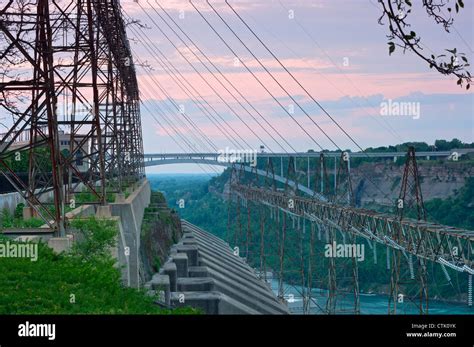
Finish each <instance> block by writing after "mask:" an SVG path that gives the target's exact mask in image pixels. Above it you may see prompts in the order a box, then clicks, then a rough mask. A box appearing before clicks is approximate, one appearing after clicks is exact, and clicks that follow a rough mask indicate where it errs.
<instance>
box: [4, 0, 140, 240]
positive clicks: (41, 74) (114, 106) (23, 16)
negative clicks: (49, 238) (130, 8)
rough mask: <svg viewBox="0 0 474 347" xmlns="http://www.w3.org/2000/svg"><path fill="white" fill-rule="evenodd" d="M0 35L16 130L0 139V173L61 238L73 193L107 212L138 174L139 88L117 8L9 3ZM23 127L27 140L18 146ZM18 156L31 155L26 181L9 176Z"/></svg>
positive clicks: (111, 2) (93, 0)
mask: <svg viewBox="0 0 474 347" xmlns="http://www.w3.org/2000/svg"><path fill="white" fill-rule="evenodd" d="M0 36H1V37H0V39H1V40H0V42H2V45H1V46H0V63H1V65H2V66H3V67H5V68H4V69H3V70H2V71H1V73H2V80H1V81H0V92H1V96H2V97H1V99H0V106H3V107H4V108H5V109H7V110H8V111H9V112H10V113H11V114H12V122H13V125H12V126H11V128H10V129H9V131H8V133H6V134H5V135H3V136H2V137H1V138H0V171H1V172H2V174H4V175H5V176H6V177H7V179H8V180H9V181H10V183H11V184H12V185H13V186H14V187H15V188H16V189H17V191H18V192H19V193H20V194H22V196H23V197H24V198H25V200H26V201H27V203H28V205H29V206H30V207H31V208H32V209H33V210H34V211H35V214H36V215H38V216H39V217H41V218H43V219H44V220H45V222H46V223H48V224H49V226H50V227H52V228H54V229H55V230H57V231H58V232H59V233H60V234H63V233H64V230H65V228H66V227H67V221H66V219H65V210H66V206H74V205H75V194H77V193H81V192H88V193H90V194H91V195H92V196H93V197H94V199H93V201H92V203H98V204H105V203H106V200H107V194H108V193H111V192H122V190H123V188H124V187H125V186H126V185H128V184H131V183H133V182H135V181H137V180H138V179H140V178H141V177H143V176H144V162H143V143H142V136H141V120H140V108H139V91H138V83H137V79H136V74H135V68H134V65H133V60H132V55H131V50H130V47H129V44H128V39H127V35H126V31H125V24H124V22H123V19H122V15H121V9H120V4H119V1H118V0H56V1H47V0H37V1H24V0H10V1H8V2H7V4H6V5H5V6H4V7H3V8H0ZM3 43H4V44H3ZM9 68H10V69H9ZM19 72H21V73H19ZM27 129H28V131H29V132H30V133H29V136H28V137H29V140H28V141H26V142H19V141H18V138H19V137H20V135H21V134H22V133H24V132H25V131H26V130H27ZM40 151H44V152H46V155H47V156H48V160H47V161H48V163H46V164H45V163H44V160H43V161H40V160H39V155H38V153H39V152H40ZM18 153H20V157H21V156H23V155H25V156H27V157H28V179H27V180H25V179H21V178H20V177H19V176H18V175H17V173H16V172H15V169H14V158H17V157H18ZM51 192H52V196H53V202H52V204H51V203H50V201H49V200H48V198H47V197H48V196H50V195H47V193H49V194H51ZM51 205H52V206H51Z"/></svg>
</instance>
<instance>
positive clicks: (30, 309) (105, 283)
mask: <svg viewBox="0 0 474 347" xmlns="http://www.w3.org/2000/svg"><path fill="white" fill-rule="evenodd" d="M74 226H75V227H77V228H78V229H79V235H80V238H81V239H82V240H81V241H79V243H77V244H76V245H75V246H74V247H73V250H72V251H71V252H70V253H67V254H66V253H61V254H55V253H54V252H53V251H52V250H51V249H50V248H49V247H47V246H46V245H44V244H42V243H40V244H38V260H37V261H36V262H32V261H31V260H30V259H27V258H0V293H1V295H0V314H194V313H196V312H197V311H195V310H193V309H190V308H183V309H176V310H164V309H161V308H159V307H158V306H157V305H155V304H154V303H153V301H154V298H153V297H150V296H148V295H146V294H145V292H144V291H141V290H140V291H139V290H136V289H132V288H126V287H123V286H122V284H121V278H120V271H119V269H118V268H117V267H116V265H115V263H116V262H115V260H114V259H113V258H112V257H111V255H110V251H109V250H110V247H111V246H113V245H114V240H115V238H116V235H117V228H116V226H115V225H114V223H113V222H111V221H104V220H95V219H87V220H83V221H77V222H74ZM5 241H6V239H1V240H0V242H5ZM10 242H12V241H10Z"/></svg>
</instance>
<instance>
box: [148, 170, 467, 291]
mask: <svg viewBox="0 0 474 347" xmlns="http://www.w3.org/2000/svg"><path fill="white" fill-rule="evenodd" d="M229 175H230V173H229V170H226V171H225V172H224V173H223V174H222V175H221V176H218V177H214V178H212V179H211V180H209V178H208V177H207V176H204V175H202V176H199V175H196V176H183V177H179V176H178V177H172V176H161V175H160V176H149V177H148V178H149V180H150V182H151V184H152V187H153V188H154V189H159V190H161V191H163V193H164V194H165V196H166V198H167V200H168V201H169V203H170V205H171V206H174V204H175V202H177V201H179V200H180V199H184V201H185V207H184V208H177V211H178V212H179V214H180V216H181V218H184V219H186V220H188V221H189V222H191V223H193V224H196V225H198V226H200V227H202V228H204V229H206V230H207V231H209V232H211V233H213V234H215V235H217V236H219V237H221V238H223V239H225V240H227V241H229V243H230V244H231V245H232V246H235V245H238V246H239V248H240V250H241V255H242V256H245V255H246V252H245V251H246V233H247V208H245V207H241V218H240V222H239V221H238V220H237V218H236V216H235V215H236V211H237V204H236V203H234V204H233V205H232V216H231V219H230V229H228V222H229V215H228V206H229V205H228V201H227V197H226V196H225V195H224V193H223V191H224V186H225V183H226V181H227V180H228V178H229ZM473 199H474V178H471V179H469V180H468V181H467V184H466V185H465V187H464V188H462V189H461V190H460V191H459V192H458V193H457V194H456V195H455V196H454V197H452V198H449V199H446V200H441V199H435V200H431V201H427V202H425V206H426V209H427V212H428V218H429V220H431V221H434V222H438V223H443V224H447V225H451V226H457V227H463V228H467V229H470V230H474V215H473V214H472V207H473V206H474V200H473ZM249 206H250V215H251V223H250V230H251V235H252V236H251V242H250V252H249V254H250V256H249V257H248V261H249V262H250V264H251V265H252V266H255V267H259V265H260V263H259V261H260V259H259V254H260V249H259V245H260V235H259V231H260V224H259V222H258V221H259V207H258V206H256V205H254V204H251V203H249ZM373 208H374V209H380V210H383V208H380V207H379V206H376V205H374V206H373ZM386 209H387V210H386V211H381V212H390V210H391V208H386ZM266 218H267V220H266V223H265V233H266V236H265V237H266V238H265V245H266V250H265V252H266V263H267V270H270V269H273V270H275V271H276V270H277V269H278V268H279V259H278V256H277V254H278V249H277V248H278V245H277V240H278V236H277V231H276V228H275V227H274V225H275V223H276V222H275V220H269V219H268V218H269V217H268V216H267V217H266ZM287 223H288V224H287V225H288V230H289V231H288V235H287V241H286V247H285V248H286V258H287V261H286V262H287V264H286V266H285V267H286V268H287V269H293V270H298V269H299V268H300V264H299V259H300V255H301V253H300V246H299V245H300V239H299V237H298V235H300V232H299V231H298V230H297V228H293V227H292V221H291V220H290V219H288V221H287ZM239 225H240V226H239ZM306 228H307V229H306V230H308V229H309V225H308V224H307V225H306ZM308 235H309V233H308V232H307V233H306V239H305V243H307V241H308V240H307V238H308ZM339 236H340V235H339ZM357 242H358V243H363V244H365V252H366V261H363V262H361V263H359V279H360V288H361V290H362V291H363V292H387V288H388V287H387V286H388V284H389V283H390V282H389V281H390V279H389V275H390V272H389V271H387V269H386V266H385V259H386V251H387V250H386V247H383V246H380V245H378V246H377V259H378V263H377V264H375V263H374V260H373V255H372V249H371V247H370V246H369V245H368V244H367V242H366V241H365V240H361V239H357ZM324 245H325V238H324V235H323V237H322V240H321V241H318V240H317V241H316V242H315V248H314V249H315V252H316V253H315V257H316V258H317V259H318V262H317V263H316V264H313V266H312V269H313V274H314V276H313V278H314V279H315V281H316V282H315V286H324V283H319V282H318V280H317V279H318V278H319V279H321V278H324V276H326V275H327V263H326V262H327V258H325V257H324V255H323V254H322V252H323V249H324ZM305 256H306V257H307V251H305ZM306 259H307V258H306ZM404 264H405V263H404ZM405 265H406V267H407V264H405ZM415 267H416V264H415ZM347 268H348V269H350V267H347ZM405 270H407V269H404V270H403V271H405ZM428 270H429V275H428V277H429V280H430V289H429V292H430V296H432V297H441V298H451V299H459V297H458V296H457V295H458V293H465V291H466V288H467V282H466V281H467V280H466V276H460V277H458V274H457V273H456V272H454V271H452V270H450V269H448V272H449V274H450V275H451V278H452V279H453V283H452V284H449V283H447V282H446V279H445V276H444V274H443V273H442V269H441V268H440V267H439V266H436V265H434V264H432V263H429V266H428ZM347 277H348V278H349V277H350V274H347ZM285 281H286V282H288V283H295V284H299V283H298V281H301V280H300V275H299V273H298V272H297V271H288V274H287V275H286V276H285ZM342 285H344V284H342Z"/></svg>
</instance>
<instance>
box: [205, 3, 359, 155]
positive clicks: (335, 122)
mask: <svg viewBox="0 0 474 347" xmlns="http://www.w3.org/2000/svg"><path fill="white" fill-rule="evenodd" d="M207 3H208V4H209V6H211V8H212V9H213V10H214V12H215V13H216V14H217V15H218V16H219V18H221V20H222V21H223V22H224V23H225V21H224V20H223V18H222V17H221V16H220V15H219V13H218V12H217V11H216V10H215V9H214V7H213V6H212V5H211V4H210V3H209V0H207ZM225 3H226V4H227V6H229V7H230V9H231V10H232V12H234V14H235V15H236V16H237V17H238V18H239V19H240V21H241V22H242V23H243V24H244V25H245V26H246V27H247V29H248V30H249V31H250V32H251V33H252V35H253V36H255V38H256V39H257V40H258V41H259V42H260V43H261V44H262V46H263V47H265V49H266V50H267V51H268V52H269V53H270V54H271V56H272V57H273V58H274V59H275V60H276V61H277V62H278V64H280V66H281V67H282V68H283V69H284V70H285V71H286V72H287V73H288V74H289V75H290V76H291V78H292V79H293V80H294V81H295V82H296V84H298V86H300V88H301V89H302V90H303V91H304V92H305V93H306V95H308V96H309V97H310V98H311V100H313V102H314V103H315V104H316V105H318V107H319V108H320V109H321V110H322V111H323V112H324V114H326V116H328V117H329V118H330V119H331V121H332V122H333V123H334V124H336V126H337V127H338V128H339V129H340V130H341V131H342V132H343V133H344V134H345V135H346V136H347V137H348V138H349V139H350V140H351V141H352V143H354V144H355V145H356V146H357V147H358V148H359V149H360V150H361V151H362V152H363V151H364V150H363V149H362V147H361V146H360V145H359V144H358V143H357V142H356V141H355V140H354V139H353V138H352V136H351V135H349V133H347V131H346V130H345V129H344V128H342V126H341V125H340V124H339V123H338V122H337V121H336V120H335V119H334V118H333V117H332V116H331V115H330V114H329V112H328V111H327V110H326V109H325V108H324V107H323V106H322V105H321V104H320V103H319V102H318V101H317V100H316V99H315V98H314V97H313V95H312V94H311V93H309V92H308V90H307V89H306V88H305V87H304V86H303V85H302V84H301V83H300V81H299V80H298V79H297V78H296V77H295V76H294V75H293V73H291V71H289V70H288V69H287V68H286V66H285V65H284V64H283V63H282V62H281V60H280V59H278V57H277V56H276V55H275V54H274V53H273V51H272V50H271V49H270V48H268V46H267V45H266V44H265V43H264V42H263V41H262V40H261V39H260V37H258V35H257V34H256V33H255V31H253V30H252V28H250V27H249V25H248V24H247V22H245V20H244V19H243V18H242V17H241V16H240V15H239V14H238V13H237V12H236V11H235V10H234V8H233V7H232V6H231V5H230V4H229V2H228V1H227V0H225ZM225 24H226V26H227V27H228V28H229V30H231V31H232V33H233V34H234V35H235V36H236V37H237V38H238V39H239V41H240V42H242V44H243V45H244V46H245V47H246V48H247V46H246V45H245V44H244V43H243V41H242V40H241V39H240V38H239V37H238V35H237V34H236V33H235V32H234V30H232V28H231V27H230V26H229V25H228V24H227V23H225ZM247 49H248V48H247ZM252 55H253V54H252ZM257 60H258V59H257ZM260 65H262V67H263V64H261V63H260ZM265 70H266V68H265ZM270 74H271V73H270ZM298 106H299V107H300V108H301V106H300V105H299V104H298ZM301 109H302V108H301ZM303 112H305V111H303ZM305 113H306V112H305ZM306 115H307V116H308V117H309V118H310V119H311V120H312V122H313V123H314V124H315V125H316V126H317V127H318V129H319V130H321V131H322V132H323V134H324V135H325V136H326V137H327V138H328V139H329V140H330V141H331V142H332V143H333V144H334V145H335V146H336V147H338V146H337V145H336V144H335V143H334V141H332V139H331V138H330V137H329V136H328V135H327V134H326V132H324V131H323V129H322V128H321V127H320V126H319V125H318V124H317V123H316V122H315V121H314V120H313V119H312V118H311V117H310V116H309V115H308V114H307V113H306Z"/></svg>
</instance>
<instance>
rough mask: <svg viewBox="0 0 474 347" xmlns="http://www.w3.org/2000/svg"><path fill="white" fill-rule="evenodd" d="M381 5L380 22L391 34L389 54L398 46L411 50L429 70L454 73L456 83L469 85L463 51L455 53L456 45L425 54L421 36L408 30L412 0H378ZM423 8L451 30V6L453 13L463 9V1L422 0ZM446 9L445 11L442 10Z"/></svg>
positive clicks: (447, 73)
mask: <svg viewBox="0 0 474 347" xmlns="http://www.w3.org/2000/svg"><path fill="white" fill-rule="evenodd" d="M378 1H379V3H380V4H381V5H382V9H383V13H382V15H381V17H380V18H379V23H380V24H381V25H384V19H387V20H388V28H389V31H390V33H389V34H388V35H387V38H388V47H389V54H390V55H391V54H392V53H393V52H394V51H395V48H396V47H400V48H402V50H403V53H405V52H406V51H407V50H409V51H412V52H413V53H414V54H415V55H417V56H418V57H419V58H421V59H422V60H424V61H425V62H426V63H427V64H428V65H429V67H430V68H431V69H433V68H434V69H436V70H437V71H438V72H439V73H441V74H443V75H451V76H456V78H457V84H458V85H459V86H461V87H462V86H463V85H465V86H466V89H469V88H470V83H471V73H470V72H469V71H468V70H467V68H468V67H469V66H470V65H469V62H468V59H467V58H466V55H465V54H464V53H461V52H458V50H457V49H456V48H452V49H446V50H445V51H446V52H447V53H449V54H440V55H437V56H435V55H434V54H431V55H427V54H426V53H425V52H424V51H423V48H422V44H421V37H420V36H419V35H417V34H416V32H415V31H413V30H411V25H410V23H409V22H408V19H409V16H410V14H411V13H412V8H413V5H412V0H378ZM421 3H422V7H423V9H424V10H425V11H426V13H427V14H428V16H429V17H430V18H432V19H433V20H434V21H435V22H436V24H439V25H442V26H443V29H444V30H445V31H446V32H448V33H449V32H450V29H451V27H452V26H453V24H454V18H453V13H454V11H453V6H454V10H455V12H456V13H458V12H459V11H461V10H462V9H463V8H464V2H463V0H421ZM444 10H446V11H447V13H446V12H445V11H444Z"/></svg>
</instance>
